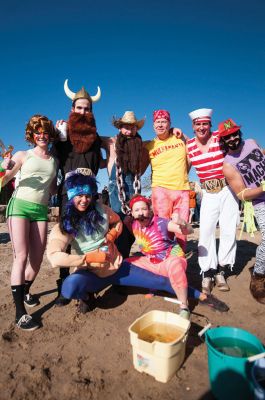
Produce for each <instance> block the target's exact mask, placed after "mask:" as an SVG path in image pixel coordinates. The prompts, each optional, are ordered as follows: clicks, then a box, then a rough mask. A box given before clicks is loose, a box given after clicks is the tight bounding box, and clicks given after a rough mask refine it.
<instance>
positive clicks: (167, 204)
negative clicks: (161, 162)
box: [152, 186, 190, 251]
mask: <svg viewBox="0 0 265 400" xmlns="http://www.w3.org/2000/svg"><path fill="white" fill-rule="evenodd" d="M189 193H190V192H189V190H171V189H166V188H163V187H160V186H158V187H154V188H152V206H153V211H154V214H155V215H158V216H159V217H161V218H171V215H172V214H174V213H176V214H179V216H180V217H181V218H183V219H184V221H186V222H188V220H189V212H190V208H189V201H190V196H189ZM176 236H177V238H178V239H179V244H180V245H181V247H182V249H183V250H184V251H185V248H186V243H187V237H186V236H185V235H182V234H179V233H177V234H176Z"/></svg>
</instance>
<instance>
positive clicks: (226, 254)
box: [198, 186, 239, 272]
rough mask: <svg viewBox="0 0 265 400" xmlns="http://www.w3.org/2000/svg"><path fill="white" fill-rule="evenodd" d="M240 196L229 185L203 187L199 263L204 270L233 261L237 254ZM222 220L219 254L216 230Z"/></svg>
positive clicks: (232, 262)
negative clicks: (214, 190) (217, 188)
mask: <svg viewBox="0 0 265 400" xmlns="http://www.w3.org/2000/svg"><path fill="white" fill-rule="evenodd" d="M238 213H239V209H238V200H237V198H236V196H235V195H234V194H233V193H232V191H231V190H230V189H229V187H228V186H225V187H224V188H223V189H222V190H221V191H220V192H219V193H207V192H206V190H203V196H202V202H201V212H200V237H199V247H198V252H199V265H200V268H201V270H202V271H203V272H205V271H208V270H209V269H210V268H212V269H217V265H218V264H219V265H220V266H224V265H226V264H230V265H232V266H233V265H234V263H235V257H236V226H237V221H238ZM218 220H219V227H220V242H219V250H218V257H217V255H216V239H215V231H216V225H217V222H218Z"/></svg>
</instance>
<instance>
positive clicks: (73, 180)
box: [60, 172, 104, 237]
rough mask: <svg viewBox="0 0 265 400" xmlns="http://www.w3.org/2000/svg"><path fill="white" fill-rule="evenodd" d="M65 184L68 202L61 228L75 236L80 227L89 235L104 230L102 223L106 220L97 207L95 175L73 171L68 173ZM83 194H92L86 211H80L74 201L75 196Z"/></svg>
mask: <svg viewBox="0 0 265 400" xmlns="http://www.w3.org/2000/svg"><path fill="white" fill-rule="evenodd" d="M64 184H65V188H66V190H67V196H68V202H67V203H66V206H65V210H64V214H63V215H62V218H61V223H60V226H61V230H62V231H64V232H67V233H69V234H71V235H73V236H75V237H76V236H77V235H78V232H79V231H80V229H82V230H83V231H84V232H85V233H86V234H88V235H91V234H93V233H94V232H95V231H96V232H100V231H103V228H102V226H101V225H100V223H102V222H103V221H104V218H103V217H102V215H101V214H100V213H99V211H98V210H97V209H96V200H95V196H96V195H97V190H98V186H97V182H96V179H95V178H94V177H93V176H87V175H83V174H81V173H77V172H73V173H71V174H68V177H67V179H66V180H65V183H64ZM81 194H91V196H92V200H91V204H90V205H89V206H88V208H87V209H86V211H84V212H80V211H78V210H77V209H76V208H75V205H74V201H73V199H74V197H75V196H78V195H81Z"/></svg>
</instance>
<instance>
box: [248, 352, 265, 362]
mask: <svg viewBox="0 0 265 400" xmlns="http://www.w3.org/2000/svg"><path fill="white" fill-rule="evenodd" d="M263 357H265V351H264V352H263V353H259V354H256V355H255V356H251V357H248V362H253V361H256V360H259V359H260V358H263Z"/></svg>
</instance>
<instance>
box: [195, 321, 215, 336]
mask: <svg viewBox="0 0 265 400" xmlns="http://www.w3.org/2000/svg"><path fill="white" fill-rule="evenodd" d="M211 326H212V324H211V323H210V322H209V324H207V325H206V326H205V327H204V328H203V329H202V330H201V331H200V332H198V336H199V337H200V338H201V337H202V335H203V334H204V333H205V332H206V331H208V329H210V328H211Z"/></svg>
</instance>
